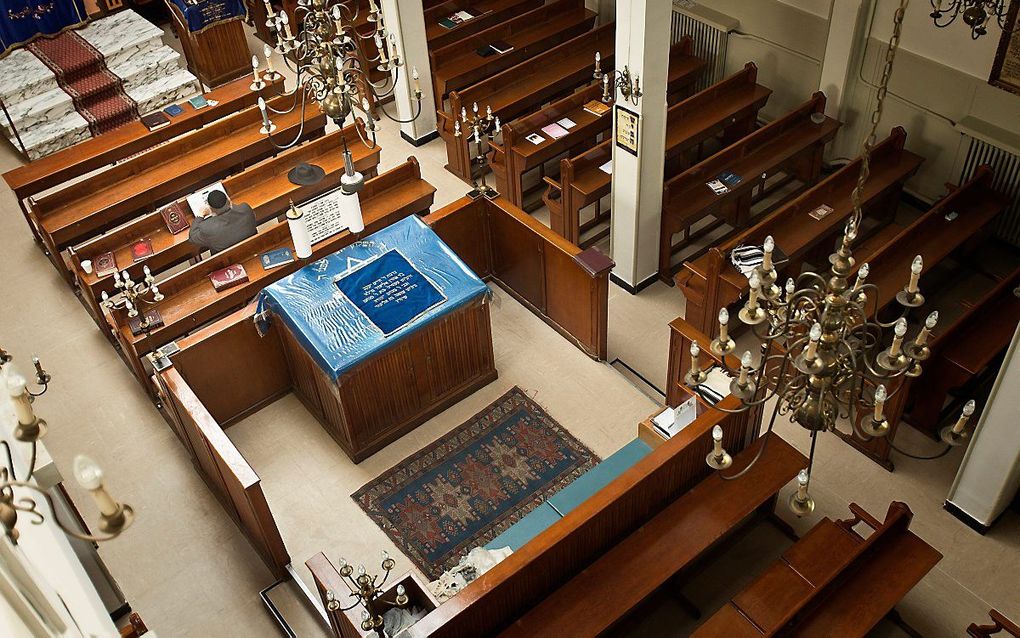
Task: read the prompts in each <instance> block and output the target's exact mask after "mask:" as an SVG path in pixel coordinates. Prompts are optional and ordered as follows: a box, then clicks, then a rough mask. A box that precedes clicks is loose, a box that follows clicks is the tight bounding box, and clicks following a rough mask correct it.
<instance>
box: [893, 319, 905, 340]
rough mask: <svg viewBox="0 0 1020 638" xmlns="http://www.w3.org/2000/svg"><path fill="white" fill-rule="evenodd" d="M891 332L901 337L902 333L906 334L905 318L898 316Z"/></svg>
mask: <svg viewBox="0 0 1020 638" xmlns="http://www.w3.org/2000/svg"><path fill="white" fill-rule="evenodd" d="M893 334H894V335H896V336H897V337H903V335H905V334H907V320H906V319H905V318H903V317H900V318H899V319H897V320H896V325H895V326H894V327H893Z"/></svg>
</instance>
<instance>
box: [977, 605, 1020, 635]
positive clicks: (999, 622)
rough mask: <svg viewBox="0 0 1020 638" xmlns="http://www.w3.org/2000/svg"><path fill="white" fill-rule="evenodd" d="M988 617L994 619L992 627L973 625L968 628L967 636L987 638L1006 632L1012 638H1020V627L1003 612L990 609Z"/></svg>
mask: <svg viewBox="0 0 1020 638" xmlns="http://www.w3.org/2000/svg"><path fill="white" fill-rule="evenodd" d="M988 616H989V617H990V618H991V619H992V624H991V625H979V624H977V623H971V625H970V626H969V627H967V635H968V636H973V637H974V638H987V637H988V636H991V635H993V634H997V633H999V632H1002V631H1005V632H1007V633H1009V634H1010V635H1011V636H1020V626H1018V625H1017V624H1016V623H1014V622H1013V621H1012V620H1010V619H1009V618H1006V617H1005V616H1004V615H1002V612H1000V611H999V610H997V609H989V610H988Z"/></svg>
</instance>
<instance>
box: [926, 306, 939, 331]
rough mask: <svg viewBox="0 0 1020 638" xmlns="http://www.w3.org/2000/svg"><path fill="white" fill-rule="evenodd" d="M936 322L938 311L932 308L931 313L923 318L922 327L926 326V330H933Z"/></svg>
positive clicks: (937, 320)
mask: <svg viewBox="0 0 1020 638" xmlns="http://www.w3.org/2000/svg"><path fill="white" fill-rule="evenodd" d="M938 322H939V311H938V310H933V311H932V313H931V314H930V315H928V318H927V319H925V320H924V327H925V328H927V329H928V330H933V329H934V328H935V324H937V323H938Z"/></svg>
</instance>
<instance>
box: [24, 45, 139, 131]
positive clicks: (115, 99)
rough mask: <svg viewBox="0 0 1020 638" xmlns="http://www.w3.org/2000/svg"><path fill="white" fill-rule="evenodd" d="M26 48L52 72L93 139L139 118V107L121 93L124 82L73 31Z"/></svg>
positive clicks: (126, 95) (99, 54) (97, 53)
mask: <svg viewBox="0 0 1020 638" xmlns="http://www.w3.org/2000/svg"><path fill="white" fill-rule="evenodd" d="M25 48H27V49H28V50H29V51H31V52H32V53H34V54H35V56H36V57H37V58H39V60H40V61H41V62H42V63H43V64H45V65H46V66H47V67H49V69H50V71H52V72H53V75H55V76H56V79H57V84H58V85H59V86H60V88H61V89H63V90H64V92H65V93H67V94H68V95H69V96H70V97H71V101H72V103H73V104H74V109H75V110H76V111H78V113H79V114H80V115H81V116H82V117H83V118H85V121H86V122H88V125H89V131H90V132H91V133H92V135H93V136H96V135H101V134H102V133H106V132H107V131H112V130H113V129H115V128H117V127H118V126H123V125H125V124H127V123H128V122H131V121H133V120H136V119H138V106H137V105H136V104H135V101H134V100H132V99H131V98H130V97H128V94H127V93H126V92H125V91H124V82H123V80H121V79H120V78H119V77H117V76H116V75H114V74H113V73H112V72H111V71H110V70H109V69H108V68H106V60H104V59H103V55H102V54H101V53H100V52H99V51H98V50H97V49H96V48H95V47H93V46H92V45H91V44H89V43H88V41H87V40H85V38H83V37H81V36H80V35H78V34H77V33H76V32H74V31H72V30H69V31H63V32H62V33H60V34H59V35H57V36H56V37H53V38H39V39H37V40H34V41H32V42H31V43H29V44H28V45H27V46H26V47H25Z"/></svg>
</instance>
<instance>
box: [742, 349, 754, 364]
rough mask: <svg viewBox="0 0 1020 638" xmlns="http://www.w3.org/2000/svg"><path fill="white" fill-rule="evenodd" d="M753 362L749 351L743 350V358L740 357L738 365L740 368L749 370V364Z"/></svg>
mask: <svg viewBox="0 0 1020 638" xmlns="http://www.w3.org/2000/svg"><path fill="white" fill-rule="evenodd" d="M753 362H754V359H752V357H751V351H750V350H744V356H742V357H740V365H741V367H744V368H750V367H751V364H752V363H753Z"/></svg>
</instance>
